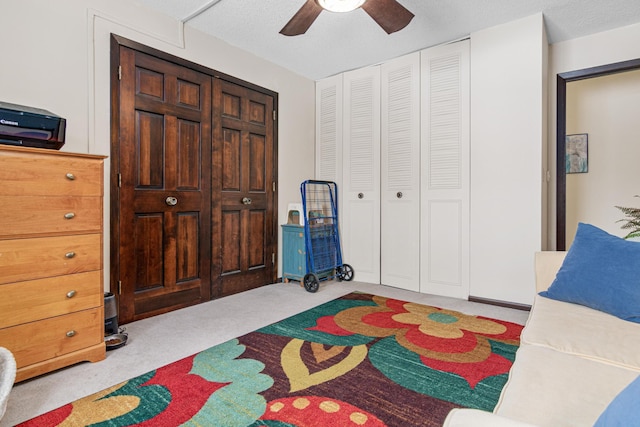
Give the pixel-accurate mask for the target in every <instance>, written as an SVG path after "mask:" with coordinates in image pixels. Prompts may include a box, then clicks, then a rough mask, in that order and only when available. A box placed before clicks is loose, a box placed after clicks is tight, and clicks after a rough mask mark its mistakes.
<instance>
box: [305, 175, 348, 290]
mask: <svg viewBox="0 0 640 427" xmlns="http://www.w3.org/2000/svg"><path fill="white" fill-rule="evenodd" d="M300 193H301V195H302V210H303V211H304V212H303V214H304V216H305V221H304V240H305V250H306V267H307V269H306V274H305V276H304V278H303V280H302V283H303V285H304V288H305V289H306V290H307V291H309V292H316V291H317V290H318V287H319V285H320V280H327V279H332V278H334V277H335V278H337V279H338V280H339V281H342V280H346V281H349V280H353V275H354V271H353V268H352V267H351V266H350V265H349V264H345V263H343V262H342V251H341V248H340V234H339V227H338V186H337V184H336V183H335V182H332V181H317V180H307V181H304V182H303V183H302V184H301V185H300Z"/></svg>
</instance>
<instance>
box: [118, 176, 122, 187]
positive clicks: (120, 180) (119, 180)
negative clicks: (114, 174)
mask: <svg viewBox="0 0 640 427" xmlns="http://www.w3.org/2000/svg"><path fill="white" fill-rule="evenodd" d="M118 187H122V174H121V173H119V174H118Z"/></svg>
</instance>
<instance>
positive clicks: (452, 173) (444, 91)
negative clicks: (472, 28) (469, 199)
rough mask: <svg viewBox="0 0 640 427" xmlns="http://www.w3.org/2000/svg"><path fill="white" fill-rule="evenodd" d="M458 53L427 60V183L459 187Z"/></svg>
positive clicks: (431, 185) (436, 187) (437, 186)
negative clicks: (428, 61) (429, 110)
mask: <svg viewBox="0 0 640 427" xmlns="http://www.w3.org/2000/svg"><path fill="white" fill-rule="evenodd" d="M459 69H460V57H459V56H455V55H454V56H444V57H441V58H436V59H434V60H433V61H431V62H430V87H431V91H430V98H429V103H430V109H431V111H432V112H433V113H432V115H431V117H430V118H429V120H430V125H429V129H430V134H429V140H430V143H429V184H430V185H429V186H430V188H432V189H453V188H460V187H461V185H462V183H461V179H462V178H461V142H460V138H459V135H460V99H461V94H460V90H461V87H460V74H459Z"/></svg>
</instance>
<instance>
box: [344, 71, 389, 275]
mask: <svg viewBox="0 0 640 427" xmlns="http://www.w3.org/2000/svg"><path fill="white" fill-rule="evenodd" d="M343 90H344V92H343V95H344V110H343V117H344V122H343V126H344V127H343V144H344V149H343V154H344V159H343V185H342V194H343V203H342V216H341V218H340V220H341V238H342V247H343V261H344V262H345V263H347V264H350V265H351V266H352V267H353V269H354V278H355V280H357V281H361V282H369V283H380V67H379V66H376V67H368V68H364V69H359V70H356V71H350V72H347V73H344V75H343Z"/></svg>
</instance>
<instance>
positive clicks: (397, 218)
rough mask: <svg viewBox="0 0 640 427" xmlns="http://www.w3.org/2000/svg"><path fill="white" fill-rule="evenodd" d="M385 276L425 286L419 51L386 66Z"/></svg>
mask: <svg viewBox="0 0 640 427" xmlns="http://www.w3.org/2000/svg"><path fill="white" fill-rule="evenodd" d="M381 74H382V79H381V86H382V90H381V92H382V101H381V104H382V108H381V113H382V114H381V116H382V119H381V132H382V135H381V145H382V156H381V157H382V160H381V163H382V168H381V171H382V185H381V190H380V191H381V229H382V230H383V232H382V233H381V234H382V236H381V256H380V258H381V266H380V276H381V277H380V282H381V283H382V284H383V285H389V286H395V287H399V288H402V289H407V290H410V291H416V292H417V291H419V290H420V53H419V52H416V53H413V54H411V55H405V56H402V57H400V58H397V59H395V60H393V61H389V62H387V63H385V64H383V65H382V66H381Z"/></svg>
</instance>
